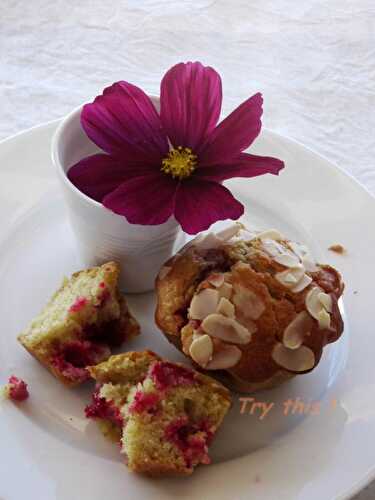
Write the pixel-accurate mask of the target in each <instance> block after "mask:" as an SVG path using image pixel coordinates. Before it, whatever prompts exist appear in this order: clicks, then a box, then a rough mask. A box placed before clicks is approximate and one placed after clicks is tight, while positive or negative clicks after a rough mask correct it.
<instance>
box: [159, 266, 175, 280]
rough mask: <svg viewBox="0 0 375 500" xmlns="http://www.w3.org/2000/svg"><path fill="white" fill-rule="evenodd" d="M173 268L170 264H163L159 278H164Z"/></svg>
mask: <svg viewBox="0 0 375 500" xmlns="http://www.w3.org/2000/svg"><path fill="white" fill-rule="evenodd" d="M171 269H172V268H171V267H170V266H163V267H162V268H161V269H160V271H159V274H158V278H159V280H163V279H164V278H165V277H166V276H167V275H168V273H169V271H170V270H171Z"/></svg>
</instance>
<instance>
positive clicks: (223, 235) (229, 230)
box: [216, 224, 242, 241]
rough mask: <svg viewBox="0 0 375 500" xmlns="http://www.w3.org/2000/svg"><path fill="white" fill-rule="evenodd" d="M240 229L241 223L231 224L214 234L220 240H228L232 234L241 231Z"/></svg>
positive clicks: (234, 234)
mask: <svg viewBox="0 0 375 500" xmlns="http://www.w3.org/2000/svg"><path fill="white" fill-rule="evenodd" d="M241 229H242V225H241V224H232V225H230V226H228V227H226V228H225V229H222V230H221V231H219V232H218V233H216V236H217V237H218V238H220V239H221V240H222V241H229V240H231V239H232V238H233V236H236V235H237V234H238V233H239V232H240V231H241Z"/></svg>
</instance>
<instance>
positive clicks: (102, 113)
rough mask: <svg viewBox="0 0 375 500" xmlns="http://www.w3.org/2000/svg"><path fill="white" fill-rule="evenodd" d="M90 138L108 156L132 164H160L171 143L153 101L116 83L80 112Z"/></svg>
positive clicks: (137, 90)
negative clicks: (128, 161)
mask: <svg viewBox="0 0 375 500" xmlns="http://www.w3.org/2000/svg"><path fill="white" fill-rule="evenodd" d="M81 124H82V127H83V129H84V131H85V132H86V134H87V135H88V137H89V138H90V139H91V140H92V141H93V142H94V143H95V144H96V145H97V146H99V147H100V148H101V149H103V150H104V151H105V152H107V153H109V154H112V155H114V156H120V157H123V158H126V159H131V160H132V162H133V163H134V162H138V163H143V164H144V163H153V164H154V165H155V164H158V163H160V160H161V158H162V157H164V156H165V155H166V154H167V153H168V141H167V137H166V135H165V133H164V132H163V130H162V126H161V121H160V117H159V115H158V113H157V111H156V109H155V107H154V105H153V103H152V101H151V100H150V98H149V97H148V96H147V95H146V94H145V93H144V92H143V90H141V89H140V88H138V87H136V86H135V85H131V84H130V83H128V82H117V83H114V84H113V85H112V86H111V87H108V88H106V89H105V90H104V92H103V94H102V95H100V96H98V97H96V98H95V100H94V102H93V103H91V104H85V105H84V106H83V109H82V112H81Z"/></svg>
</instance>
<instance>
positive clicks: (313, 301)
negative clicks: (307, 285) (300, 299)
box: [305, 286, 323, 320]
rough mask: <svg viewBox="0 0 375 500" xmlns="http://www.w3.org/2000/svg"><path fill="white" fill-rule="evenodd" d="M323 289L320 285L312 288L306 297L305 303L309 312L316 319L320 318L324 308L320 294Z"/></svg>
mask: <svg viewBox="0 0 375 500" xmlns="http://www.w3.org/2000/svg"><path fill="white" fill-rule="evenodd" d="M321 292H322V290H321V289H320V288H318V287H316V286H315V287H314V288H312V289H311V290H310V291H309V292H308V293H307V295H306V297H305V305H306V309H307V310H308V312H309V313H310V314H311V316H312V317H313V318H315V319H316V320H318V319H319V313H320V311H321V310H322V309H323V304H322V303H321V302H320V300H319V298H318V296H319V295H320V294H321Z"/></svg>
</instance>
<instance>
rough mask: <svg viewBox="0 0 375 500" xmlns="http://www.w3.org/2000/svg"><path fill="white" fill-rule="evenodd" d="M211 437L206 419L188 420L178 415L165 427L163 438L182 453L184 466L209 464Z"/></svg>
mask: <svg viewBox="0 0 375 500" xmlns="http://www.w3.org/2000/svg"><path fill="white" fill-rule="evenodd" d="M212 437H213V433H212V431H210V428H209V425H208V423H207V422H206V421H202V422H199V423H193V422H189V419H188V417H186V416H184V417H179V418H178V419H176V420H174V421H173V422H171V423H170V424H169V425H168V426H167V427H166V429H165V438H166V439H167V440H168V441H170V442H171V443H173V444H174V445H175V446H176V447H177V448H178V449H179V450H180V451H181V453H182V455H183V457H184V460H185V463H186V466H187V467H189V468H191V467H193V466H194V465H198V464H209V463H210V462H211V459H210V457H209V456H208V445H209V443H210V441H211V439H212Z"/></svg>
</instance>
